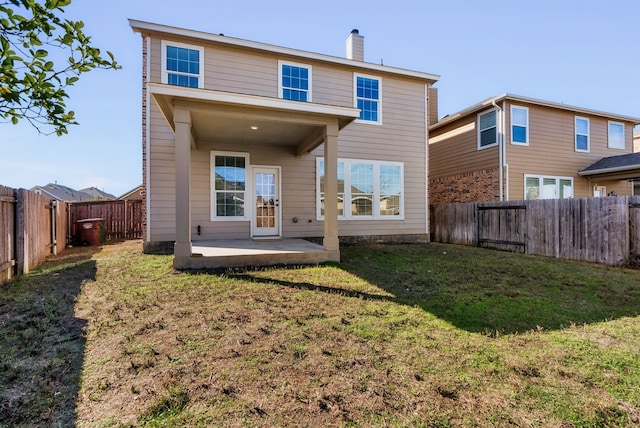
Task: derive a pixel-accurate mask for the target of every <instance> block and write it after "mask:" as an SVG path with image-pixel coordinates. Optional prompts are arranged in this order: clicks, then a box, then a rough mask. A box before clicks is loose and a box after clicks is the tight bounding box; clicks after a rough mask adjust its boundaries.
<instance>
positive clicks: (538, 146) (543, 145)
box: [429, 94, 640, 203]
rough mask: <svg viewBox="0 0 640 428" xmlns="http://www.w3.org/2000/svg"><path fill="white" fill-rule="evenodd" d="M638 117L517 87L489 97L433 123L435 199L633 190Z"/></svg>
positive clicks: (432, 190)
mask: <svg viewBox="0 0 640 428" xmlns="http://www.w3.org/2000/svg"><path fill="white" fill-rule="evenodd" d="M638 123H640V119H639V118H635V117H628V116H623V115H618V114H612V113H604V112H600V111H595V110H590V109H586V108H580V107H573V106H568V105H565V104H560V103H553V102H549V101H542V100H537V99H532V98H527V97H522V96H518V95H513V94H504V95H501V96H497V97H493V98H489V99H487V100H484V101H482V102H480V103H478V104H475V105H473V106H471V107H469V108H466V109H464V110H462V111H460V112H458V113H455V114H452V115H448V116H445V117H443V118H442V119H441V120H440V121H438V122H437V123H436V124H434V125H432V126H431V127H430V128H429V134H430V138H429V196H430V202H431V203H439V202H470V201H495V200H522V199H540V198H571V197H592V196H606V195H608V194H618V195H628V194H631V193H632V190H633V187H632V184H631V180H632V179H633V178H634V176H636V175H637V170H638V168H639V167H640V165H638V163H640V162H637V161H636V160H635V158H634V157H633V156H632V157H629V156H625V155H627V154H630V153H632V151H633V136H632V134H633V128H634V126H635V125H636V124H638ZM603 158H607V160H606V161H603ZM599 161H602V162H601V163H600V164H599V165H598V164H596V163H597V162H599ZM604 165H606V167H604ZM601 166H602V167H601ZM614 170H615V172H616V174H613V172H614Z"/></svg>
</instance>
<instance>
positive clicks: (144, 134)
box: [140, 36, 147, 241]
mask: <svg viewBox="0 0 640 428" xmlns="http://www.w3.org/2000/svg"><path fill="white" fill-rule="evenodd" d="M140 195H141V196H142V239H143V241H146V239H147V36H142V190H141V191H140Z"/></svg>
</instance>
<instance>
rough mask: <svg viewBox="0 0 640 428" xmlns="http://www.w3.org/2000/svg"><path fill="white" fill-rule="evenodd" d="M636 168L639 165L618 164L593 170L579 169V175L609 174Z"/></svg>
mask: <svg viewBox="0 0 640 428" xmlns="http://www.w3.org/2000/svg"><path fill="white" fill-rule="evenodd" d="M634 169H638V165H625V166H616V167H613V168H602V169H594V170H591V171H584V170H582V171H578V175H581V176H585V177H586V176H590V175H598V174H609V173H611V172H622V171H631V170H634Z"/></svg>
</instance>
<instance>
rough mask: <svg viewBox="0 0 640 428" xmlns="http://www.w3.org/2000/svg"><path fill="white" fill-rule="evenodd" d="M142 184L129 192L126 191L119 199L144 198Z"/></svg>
mask: <svg viewBox="0 0 640 428" xmlns="http://www.w3.org/2000/svg"><path fill="white" fill-rule="evenodd" d="M142 189H143V187H142V185H140V186H138V187H135V188H133V189H131V190H129V191H128V192H127V193H125V194H124V195H122V196H120V197H119V198H118V200H120V201H122V200H124V201H132V200H140V199H143V194H142Z"/></svg>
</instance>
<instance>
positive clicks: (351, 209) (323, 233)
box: [129, 20, 439, 267]
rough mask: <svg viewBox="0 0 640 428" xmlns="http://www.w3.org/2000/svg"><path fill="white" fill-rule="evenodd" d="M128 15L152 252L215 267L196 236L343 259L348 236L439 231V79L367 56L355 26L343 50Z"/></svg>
mask: <svg viewBox="0 0 640 428" xmlns="http://www.w3.org/2000/svg"><path fill="white" fill-rule="evenodd" d="M129 22H130V25H131V27H132V28H133V30H134V31H135V32H138V33H140V34H141V35H142V46H143V52H142V56H143V79H142V85H143V99H142V103H143V127H142V128H143V174H144V175H143V177H144V183H143V186H144V187H145V197H146V216H147V218H146V221H145V223H146V230H145V233H144V250H145V251H147V252H154V251H161V250H162V249H167V248H172V249H173V251H174V255H175V257H174V265H175V266H176V267H193V266H194V265H195V264H196V262H197V265H198V266H201V267H205V266H206V262H202V261H199V260H200V259H201V258H198V257H197V256H198V254H193V245H194V244H195V243H196V242H198V241H199V242H204V241H208V240H209V241H210V240H219V239H231V240H241V239H244V240H250V239H253V240H260V239H268V240H278V239H280V238H321V241H322V245H323V247H324V251H325V253H326V254H325V260H339V256H340V252H339V238H340V239H353V240H358V239H376V240H406V241H409V240H413V241H415V240H421V239H428V230H427V228H428V223H427V212H428V209H427V176H426V174H427V172H426V165H427V143H428V141H427V140H428V131H427V128H428V125H429V123H435V120H436V117H437V111H436V110H435V108H436V102H437V95H436V90H435V89H434V88H432V87H431V85H432V84H433V83H435V82H436V81H437V80H438V78H439V76H436V75H433V74H428V73H423V72H418V71H411V70H405V69H400V68H395V67H390V66H386V65H378V64H373V63H368V62H365V61H364V40H363V37H362V36H361V35H359V34H358V32H357V30H354V31H353V32H352V33H351V35H350V36H349V38H348V39H347V57H346V58H339V57H334V56H329V55H322V54H316V53H311V52H306V51H301V50H296V49H290V48H286V47H279V46H273V45H269V44H265V43H258V42H253V41H248V40H242V39H236V38H232V37H226V36H224V35H217V34H209V33H203V32H198V31H192V30H187V29H180V28H174V27H169V26H164V25H159V24H153V23H148V22H141V21H135V20H130V21H129ZM427 100H429V101H427ZM428 107H432V109H431V110H430V109H429V108H428ZM429 119H431V120H429ZM325 171H326V174H325ZM174 243H175V245H174ZM205 258H206V257H205Z"/></svg>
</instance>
